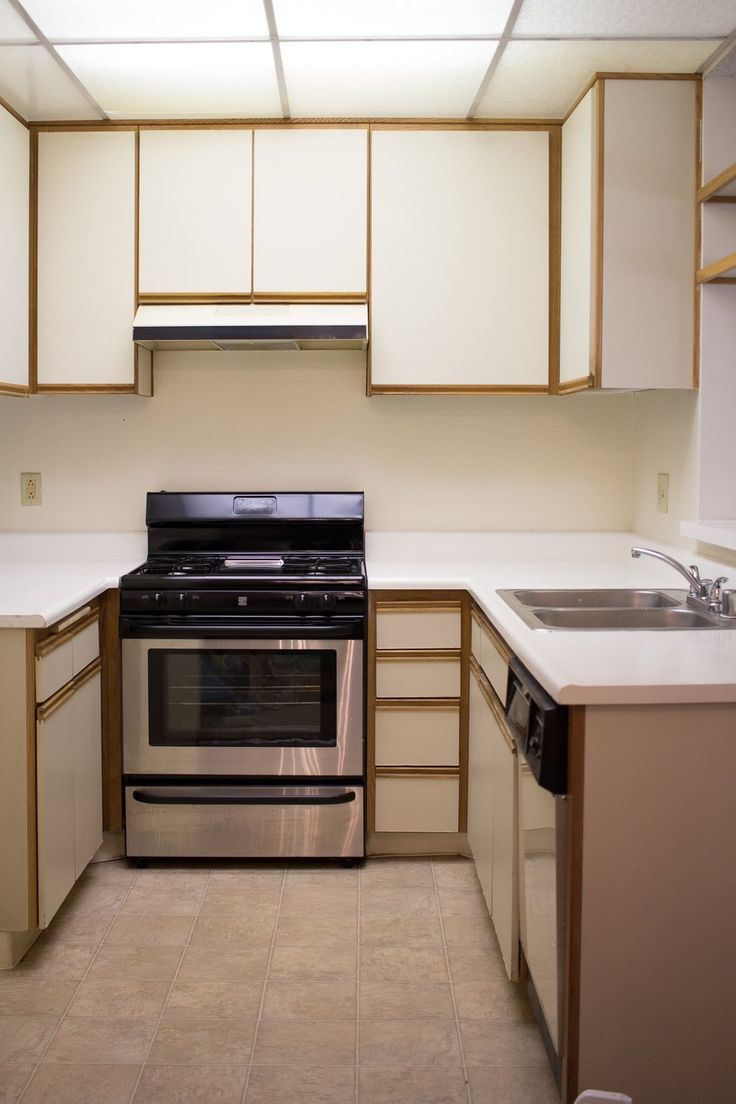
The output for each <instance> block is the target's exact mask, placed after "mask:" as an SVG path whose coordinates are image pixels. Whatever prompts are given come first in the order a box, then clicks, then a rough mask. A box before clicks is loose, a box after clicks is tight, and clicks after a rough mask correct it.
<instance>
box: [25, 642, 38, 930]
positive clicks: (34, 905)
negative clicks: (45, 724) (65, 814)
mask: <svg viewBox="0 0 736 1104" xmlns="http://www.w3.org/2000/svg"><path fill="white" fill-rule="evenodd" d="M35 645H36V633H35V632H34V631H33V630H30V631H27V632H26V786H27V791H26V810H27V812H26V818H27V819H26V838H27V841H28V927H29V928H35V927H38V915H39V913H38V762H37V747H36V654H35Z"/></svg>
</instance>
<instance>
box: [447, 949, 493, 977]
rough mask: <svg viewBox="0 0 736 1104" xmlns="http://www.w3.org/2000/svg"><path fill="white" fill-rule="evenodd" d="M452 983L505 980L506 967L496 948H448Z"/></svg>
mask: <svg viewBox="0 0 736 1104" xmlns="http://www.w3.org/2000/svg"><path fill="white" fill-rule="evenodd" d="M447 957H448V959H449V960H450V976H451V977H452V980H453V981H493V980H495V979H496V978H506V977H507V974H506V967H505V966H504V963H503V958H502V957H501V952H500V950H499V949H498V947H455V946H453V947H448V948H447Z"/></svg>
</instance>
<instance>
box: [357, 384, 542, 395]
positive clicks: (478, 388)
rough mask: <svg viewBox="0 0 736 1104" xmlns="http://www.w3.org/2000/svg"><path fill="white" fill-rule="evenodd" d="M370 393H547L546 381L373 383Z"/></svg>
mask: <svg viewBox="0 0 736 1104" xmlns="http://www.w3.org/2000/svg"><path fill="white" fill-rule="evenodd" d="M368 393H369V395H547V394H548V393H549V387H548V385H547V384H544V383H526V384H521V383H520V384H516V385H513V384H505V383H465V384H441V383H426V384H425V383H411V384H410V383H406V384H404V383H371V385H370V390H369V392H368Z"/></svg>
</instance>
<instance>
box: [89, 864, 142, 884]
mask: <svg viewBox="0 0 736 1104" xmlns="http://www.w3.org/2000/svg"><path fill="white" fill-rule="evenodd" d="M137 877H138V870H137V869H136V867H135V866H133V865H132V863H129V862H128V861H127V859H116V860H114V861H111V862H98V863H90V864H89V866H88V867H87V869H86V870H85V872H84V874H82V876H81V878H80V879H79V881H80V882H81V883H82V884H83V885H86V884H87V883H88V882H90V883H95V884H96V885H101V884H103V883H106V884H108V885H109V884H113V883H115V884H117V885H132V884H133V882H134V881H135V880H136V878H137Z"/></svg>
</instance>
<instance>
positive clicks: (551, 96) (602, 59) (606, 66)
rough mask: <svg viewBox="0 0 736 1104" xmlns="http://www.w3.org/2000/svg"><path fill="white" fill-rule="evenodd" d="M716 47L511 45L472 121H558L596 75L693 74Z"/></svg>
mask: <svg viewBox="0 0 736 1104" xmlns="http://www.w3.org/2000/svg"><path fill="white" fill-rule="evenodd" d="M717 45H718V43H717V42H651V41H650V42H613V41H609V42H575V41H550V42H510V43H509V44H508V46H507V47H506V49H505V51H504V53H503V56H502V57H501V60H500V62H499V65H498V68H497V69H496V71H495V73H494V74H493V77H492V79H491V82H490V84H489V85H488V88H487V90H486V93H485V95H484V96H483V99H482V100H481V102H480V105H479V107H478V111H477V112H476V117H477V118H481V119H489V118H495V119H522V118H527V119H531V118H535V119H539V118H544V119H559V118H562V117H563V116H564V115H565V114H567V112H568V110H569V109H570V107H571V106H572V103H573V101H574V99H575V97H576V96H578V95H579V94H580V92H582V90H583V88H584V87H585V85H586V84H587V82H588V81H589V80H590V79H591V77H592V76H593V75H594V74H595V73H598V72H607V73H611V72H617V73H693V72H695V70H696V69H697V67H698V66H699V65H700V64H701V63H702V62H703V61H704V60H705V59H706V58H707V57H708V56H709V55H710V54H711V53H712V52H713V50H714V49H715V48H716V46H717Z"/></svg>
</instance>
